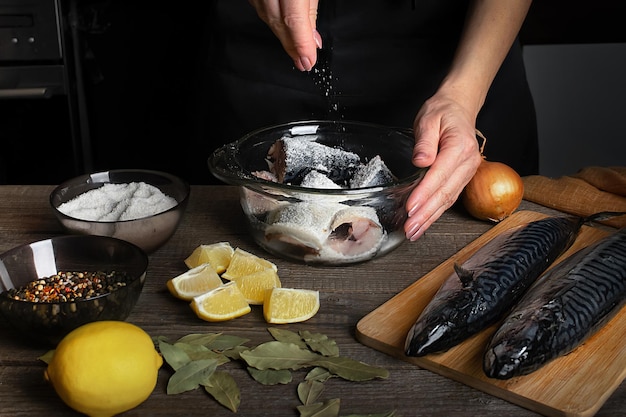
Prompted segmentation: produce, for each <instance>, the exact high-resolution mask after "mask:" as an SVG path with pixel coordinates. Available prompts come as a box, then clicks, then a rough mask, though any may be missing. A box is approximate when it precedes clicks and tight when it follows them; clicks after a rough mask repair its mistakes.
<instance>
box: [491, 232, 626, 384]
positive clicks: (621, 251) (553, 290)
mask: <svg viewBox="0 0 626 417" xmlns="http://www.w3.org/2000/svg"><path fill="white" fill-rule="evenodd" d="M625 302H626V228H622V229H620V230H619V231H618V232H615V233H613V234H612V235H609V236H608V237H606V238H604V239H601V240H600V241H598V242H597V243H595V244H593V245H591V246H589V247H587V248H585V249H581V250H579V251H578V252H576V253H575V254H573V255H572V256H570V257H568V258H567V259H565V260H564V261H562V262H560V263H559V264H557V265H555V266H554V267H553V268H552V269H550V270H549V271H548V272H546V273H545V274H543V275H542V276H541V277H540V278H539V279H538V280H537V282H536V283H535V284H534V285H533V286H532V287H531V288H530V289H529V290H528V292H527V293H526V295H524V297H523V298H522V299H521V300H520V301H519V303H518V304H517V306H516V307H515V308H514V309H513V310H512V311H511V312H510V313H509V314H508V316H507V317H506V318H505V319H504V321H503V322H502V324H501V326H500V327H499V328H498V329H497V330H496V332H495V333H494V335H493V336H492V338H491V341H490V343H489V345H488V347H487V349H486V351H485V355H484V358H483V370H484V372H485V374H486V375H487V376H488V377H491V378H497V379H509V378H512V377H514V376H519V375H526V374H529V373H531V372H534V371H536V370H537V369H539V368H541V367H542V366H544V365H545V364H546V363H548V362H550V361H552V360H553V359H555V358H557V357H559V356H562V355H565V354H567V353H569V352H571V351H572V350H574V349H575V348H577V347H578V346H580V345H581V344H582V343H583V342H584V341H585V340H586V339H587V338H589V337H590V336H591V335H593V334H594V333H595V332H596V331H597V330H599V329H600V328H601V327H602V326H604V325H605V324H606V323H607V322H608V321H609V320H610V319H611V318H613V317H614V316H615V314H617V312H618V311H619V310H620V309H621V308H622V307H623V306H624V303H625Z"/></svg>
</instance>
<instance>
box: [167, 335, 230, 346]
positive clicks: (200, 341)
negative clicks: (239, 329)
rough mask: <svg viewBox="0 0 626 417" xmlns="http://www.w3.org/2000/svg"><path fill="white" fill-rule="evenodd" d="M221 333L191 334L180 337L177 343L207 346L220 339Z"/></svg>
mask: <svg viewBox="0 0 626 417" xmlns="http://www.w3.org/2000/svg"><path fill="white" fill-rule="evenodd" d="M220 335H221V333H191V334H188V335H186V336H183V337H181V338H180V339H178V340H177V341H176V342H177V343H189V344H190V345H207V344H210V343H212V342H213V341H214V340H215V339H217V338H218V337H220Z"/></svg>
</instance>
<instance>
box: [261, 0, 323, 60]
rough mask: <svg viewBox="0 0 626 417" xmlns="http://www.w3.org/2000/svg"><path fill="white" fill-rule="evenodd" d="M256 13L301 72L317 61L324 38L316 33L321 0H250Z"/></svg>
mask: <svg viewBox="0 0 626 417" xmlns="http://www.w3.org/2000/svg"><path fill="white" fill-rule="evenodd" d="M249 2H250V4H251V5H252V6H253V7H254V8H255V9H256V12H257V14H258V15H259V17H260V18H261V20H263V21H264V22H265V23H266V24H267V25H268V26H269V28H270V29H271V30H272V32H274V34H275V35H276V37H277V38H278V39H279V40H280V42H281V44H282V45H283V48H284V49H285V51H286V52H287V54H289V56H290V57H291V59H293V62H294V65H295V66H296V68H297V69H298V70H300V71H311V69H313V66H315V63H316V62H317V49H318V48H320V49H321V47H322V37H321V36H320V34H319V33H318V32H317V29H316V21H317V4H318V0H249Z"/></svg>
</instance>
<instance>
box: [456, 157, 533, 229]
mask: <svg viewBox="0 0 626 417" xmlns="http://www.w3.org/2000/svg"><path fill="white" fill-rule="evenodd" d="M523 197H524V183H523V182H522V179H521V178H520V176H519V174H518V173H517V172H516V171H515V170H514V169H513V168H511V167H510V166H508V165H506V164H503V163H501V162H491V161H487V160H486V159H483V162H482V163H481V164H480V166H479V167H478V170H477V171H476V173H475V174H474V177H473V178H472V179H471V180H470V182H469V183H468V184H467V185H466V186H465V189H464V190H463V192H462V193H461V202H462V203H463V206H464V207H465V209H466V210H467V211H468V212H469V213H470V214H471V215H472V216H474V217H476V218H477V219H480V220H490V221H493V222H496V223H497V222H500V221H502V220H504V219H505V218H507V217H508V216H510V215H511V213H513V212H514V211H515V210H516V209H517V208H518V207H519V205H520V203H521V202H522V198H523Z"/></svg>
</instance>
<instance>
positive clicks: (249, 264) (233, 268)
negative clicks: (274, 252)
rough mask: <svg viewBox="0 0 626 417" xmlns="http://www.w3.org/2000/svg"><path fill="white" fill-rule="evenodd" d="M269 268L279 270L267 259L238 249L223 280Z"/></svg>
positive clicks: (223, 275)
mask: <svg viewBox="0 0 626 417" xmlns="http://www.w3.org/2000/svg"><path fill="white" fill-rule="evenodd" d="M267 268H271V269H273V270H274V271H277V270H278V268H277V267H276V265H274V264H273V263H272V262H270V261H268V260H267V259H263V258H261V257H258V256H256V255H254V254H252V253H250V252H246V251H245V250H243V249H240V248H237V249H235V250H234V252H233V257H232V258H231V259H230V264H229V265H228V268H227V269H226V271H225V272H224V273H223V274H222V278H225V279H228V280H232V279H234V278H237V277H243V276H245V275H250V274H252V273H255V272H259V271H263V270H264V269H267Z"/></svg>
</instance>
